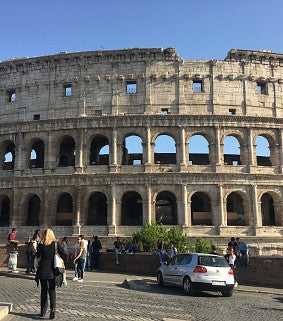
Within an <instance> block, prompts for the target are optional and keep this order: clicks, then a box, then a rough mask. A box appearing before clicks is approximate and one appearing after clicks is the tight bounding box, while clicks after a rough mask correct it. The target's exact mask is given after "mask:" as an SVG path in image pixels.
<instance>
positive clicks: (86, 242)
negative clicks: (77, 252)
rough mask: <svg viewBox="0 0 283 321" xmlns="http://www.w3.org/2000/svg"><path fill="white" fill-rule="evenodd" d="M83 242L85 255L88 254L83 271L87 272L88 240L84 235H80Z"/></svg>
mask: <svg viewBox="0 0 283 321" xmlns="http://www.w3.org/2000/svg"><path fill="white" fill-rule="evenodd" d="M80 238H81V240H82V241H83V242H84V249H85V253H86V259H85V260H84V265H83V271H85V268H86V266H87V264H88V258H89V257H88V254H89V253H88V240H85V237H84V235H83V234H81V235H80Z"/></svg>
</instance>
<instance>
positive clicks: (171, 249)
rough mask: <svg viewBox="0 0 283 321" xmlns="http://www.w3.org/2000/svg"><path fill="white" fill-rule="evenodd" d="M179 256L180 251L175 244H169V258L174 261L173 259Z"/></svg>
mask: <svg viewBox="0 0 283 321" xmlns="http://www.w3.org/2000/svg"><path fill="white" fill-rule="evenodd" d="M177 254H178V250H177V248H176V246H175V245H174V243H173V242H170V243H169V251H168V256H169V258H170V259H172V257H174V256H176V255H177Z"/></svg>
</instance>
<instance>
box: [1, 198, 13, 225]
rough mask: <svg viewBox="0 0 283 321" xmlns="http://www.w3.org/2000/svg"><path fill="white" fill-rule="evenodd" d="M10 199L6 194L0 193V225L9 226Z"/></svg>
mask: <svg viewBox="0 0 283 321" xmlns="http://www.w3.org/2000/svg"><path fill="white" fill-rule="evenodd" d="M10 214H11V201H10V198H9V197H8V196H7V195H0V226H9V224H10Z"/></svg>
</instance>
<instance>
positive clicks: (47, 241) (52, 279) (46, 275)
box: [35, 228, 64, 319]
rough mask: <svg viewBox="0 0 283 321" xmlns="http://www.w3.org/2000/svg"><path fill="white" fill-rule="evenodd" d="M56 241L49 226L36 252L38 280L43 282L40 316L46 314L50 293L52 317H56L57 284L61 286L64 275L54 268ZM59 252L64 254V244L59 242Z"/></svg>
mask: <svg viewBox="0 0 283 321" xmlns="http://www.w3.org/2000/svg"><path fill="white" fill-rule="evenodd" d="M55 242H56V243H57V239H56V238H55V235H54V233H53V231H52V230H51V229H49V228H48V229H46V230H45V231H44V234H43V238H42V240H41V241H40V243H39V245H38V248H37V251H36V254H35V255H36V257H37V258H39V259H40V261H39V264H38V269H37V272H36V281H37V282H38V281H39V282H40V284H41V297H40V317H44V316H45V314H46V311H47V307H48V297H47V293H48V294H49V300H50V319H54V318H55V312H56V285H57V286H61V284H62V277H61V276H60V275H56V274H55V268H54V256H55ZM57 252H58V254H59V255H62V254H64V250H63V248H62V246H61V245H60V244H58V243H57Z"/></svg>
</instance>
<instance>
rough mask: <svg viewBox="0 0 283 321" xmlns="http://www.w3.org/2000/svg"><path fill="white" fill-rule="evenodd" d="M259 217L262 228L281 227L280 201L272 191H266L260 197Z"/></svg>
mask: <svg viewBox="0 0 283 321" xmlns="http://www.w3.org/2000/svg"><path fill="white" fill-rule="evenodd" d="M260 201H261V216H262V225H263V226H282V225H283V214H282V210H281V209H282V206H281V203H282V200H281V197H280V196H279V195H278V194H277V193H276V192H274V191H266V192H264V193H263V194H262V195H261V197H260Z"/></svg>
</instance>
